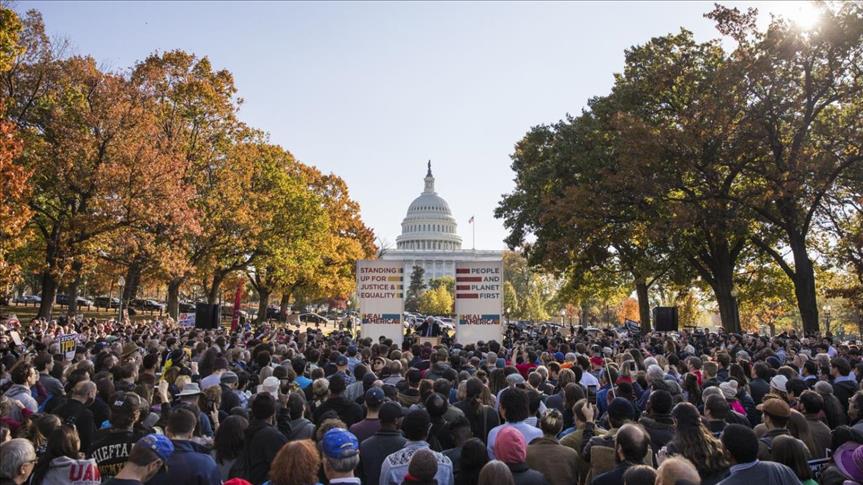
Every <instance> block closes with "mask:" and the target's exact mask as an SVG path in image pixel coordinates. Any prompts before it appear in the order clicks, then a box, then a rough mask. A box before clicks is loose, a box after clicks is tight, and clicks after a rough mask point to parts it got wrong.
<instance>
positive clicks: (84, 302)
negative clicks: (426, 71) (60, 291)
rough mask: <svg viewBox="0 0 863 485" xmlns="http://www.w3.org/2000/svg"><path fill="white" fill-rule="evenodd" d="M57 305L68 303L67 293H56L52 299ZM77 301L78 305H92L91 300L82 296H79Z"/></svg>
mask: <svg viewBox="0 0 863 485" xmlns="http://www.w3.org/2000/svg"><path fill="white" fill-rule="evenodd" d="M54 301H56V302H57V303H58V304H59V305H68V304H69V297H68V296H67V295H57V298H56V299H55V300H54ZM76 301H77V302H78V306H93V301H92V300H88V299H86V298H84V297H83V296H79V297H78V299H77V300H76Z"/></svg>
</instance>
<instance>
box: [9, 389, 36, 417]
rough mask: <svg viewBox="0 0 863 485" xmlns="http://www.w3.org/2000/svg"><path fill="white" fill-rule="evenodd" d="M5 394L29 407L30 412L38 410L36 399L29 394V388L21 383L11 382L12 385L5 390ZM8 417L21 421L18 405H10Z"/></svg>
mask: <svg viewBox="0 0 863 485" xmlns="http://www.w3.org/2000/svg"><path fill="white" fill-rule="evenodd" d="M5 396H6V397H8V398H9V399H14V400H16V401H18V402H20V403H21V404H23V405H24V407H25V408H27V409H29V410H30V412H33V413H35V412H36V411H38V410H39V403H37V402H36V399H34V398H33V396H32V395H31V394H30V388H28V387H27V386H25V385H23V384H12V387H10V388H9V389H7V390H6V393H5ZM9 417H10V418H12V419H14V420H15V421H18V422H21V420H22V416H21V410H20V409H18V406H12V410H11V412H10V413H9Z"/></svg>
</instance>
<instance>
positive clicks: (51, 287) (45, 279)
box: [37, 266, 57, 320]
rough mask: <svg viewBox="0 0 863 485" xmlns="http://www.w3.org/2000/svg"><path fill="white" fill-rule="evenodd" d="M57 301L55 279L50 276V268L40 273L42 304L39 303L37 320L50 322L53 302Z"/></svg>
mask: <svg viewBox="0 0 863 485" xmlns="http://www.w3.org/2000/svg"><path fill="white" fill-rule="evenodd" d="M55 299H57V279H56V278H54V275H53V274H51V268H50V266H49V267H48V269H46V270H45V271H43V272H42V302H41V303H39V313H38V314H37V316H38V317H39V318H44V319H46V320H51V311H52V310H53V309H54V300H55Z"/></svg>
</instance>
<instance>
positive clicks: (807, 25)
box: [768, 0, 821, 30]
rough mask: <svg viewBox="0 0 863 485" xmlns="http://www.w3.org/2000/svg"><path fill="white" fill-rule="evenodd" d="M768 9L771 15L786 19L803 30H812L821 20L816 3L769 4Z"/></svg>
mask: <svg viewBox="0 0 863 485" xmlns="http://www.w3.org/2000/svg"><path fill="white" fill-rule="evenodd" d="M768 9H769V11H770V12H771V13H774V14H776V15H779V16H782V17H785V18H787V19H788V20H790V21H791V22H793V23H794V24H796V25H797V26H798V27H800V28H801V29H803V30H812V29H813V28H814V27H815V26H816V25H818V21H819V20H820V18H821V11H820V10H819V8H818V6H817V5H816V3H815V2H811V1H806V0H799V1H782V2H770V3H769V4H768Z"/></svg>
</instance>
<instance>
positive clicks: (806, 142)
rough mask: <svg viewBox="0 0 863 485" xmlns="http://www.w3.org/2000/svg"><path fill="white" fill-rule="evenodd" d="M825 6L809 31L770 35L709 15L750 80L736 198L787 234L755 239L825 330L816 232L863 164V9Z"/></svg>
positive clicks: (807, 316) (781, 24) (774, 28)
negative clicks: (742, 179)
mask: <svg viewBox="0 0 863 485" xmlns="http://www.w3.org/2000/svg"><path fill="white" fill-rule="evenodd" d="M819 5H820V9H821V17H820V19H819V22H818V23H817V24H816V26H815V27H814V28H813V29H812V30H809V31H803V30H801V29H799V28H798V27H797V26H796V25H794V24H793V23H791V22H789V21H787V20H786V19H782V18H774V19H773V20H772V21H771V23H770V25H769V27H768V28H767V30H766V31H764V32H761V31H759V30H758V29H757V28H756V25H755V14H756V12H755V11H751V10H750V11H749V12H746V13H741V12H740V11H739V10H737V9H731V8H726V7H721V6H718V7H717V8H716V9H715V10H714V11H713V12H711V14H710V15H709V16H710V17H711V18H712V19H714V20H715V21H716V23H717V26H718V28H719V30H720V32H722V33H723V34H725V35H726V36H728V37H730V38H731V39H732V40H733V41H734V42H735V43H736V45H737V47H736V48H735V50H734V52H733V53H732V55H731V59H732V61H731V62H733V63H734V64H736V65H737V66H739V67H738V68H737V71H738V72H740V73H741V76H742V82H743V88H744V91H743V94H745V96H746V100H747V109H746V117H745V133H747V134H749V136H751V137H752V139H753V142H754V147H753V149H752V150H751V151H750V153H749V156H748V157H745V158H743V159H742V160H741V162H742V163H741V164H740V166H739V168H738V169H739V170H742V171H744V172H745V173H746V176H747V178H748V180H749V182H748V184H747V185H746V187H744V188H743V189H742V190H740V191H738V192H735V193H733V194H731V198H732V199H733V200H734V201H735V202H737V203H738V204H739V205H740V207H741V208H746V209H747V210H749V211H751V212H752V213H753V214H755V216H756V217H757V218H758V219H759V220H760V221H761V222H762V223H763V224H765V225H766V226H767V227H768V228H769V229H770V230H771V232H772V233H773V234H777V235H779V238H777V239H776V240H775V241H771V240H769V239H765V238H762V237H759V236H757V235H756V236H755V237H753V238H752V241H753V242H754V243H755V244H756V245H757V246H758V247H759V248H760V249H761V250H762V251H764V253H765V254H768V255H769V256H771V257H772V258H773V260H774V262H775V263H776V264H777V265H779V267H780V268H782V270H783V271H784V272H785V273H786V274H787V275H788V277H789V278H790V279H791V281H792V282H793V283H794V293H795V297H796V299H797V306H798V309H799V311H800V316H801V318H802V321H803V329H804V331H805V332H818V330H819V325H818V305H817V298H816V295H817V292H816V286H815V268H814V264H813V259H812V256H811V255H810V251H811V250H812V248H813V237H812V236H813V232H814V229H815V227H816V224H817V223H818V221H819V220H821V219H822V218H823V217H824V214H825V210H826V204H827V202H828V201H829V199H830V196H831V194H832V193H834V192H835V191H836V190H837V188H838V187H839V186H840V183H839V182H840V181H841V180H843V179H844V178H846V177H848V176H849V175H850V174H852V173H859V167H860V165H861V164H863V153H861V151H860V146H861V144H860V140H861V139H860V133H861V131H863V103H861V102H860V99H861V98H863V83H861V82H860V72H861V70H863V28H861V25H863V6H861V5H860V4H859V3H858V2H845V3H840V4H837V5H835V6H828V5H827V4H819ZM782 248H787V249H789V250H790V252H791V258H790V259H791V260H790V261H789V260H786V258H785V255H784V254H783V251H782Z"/></svg>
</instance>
